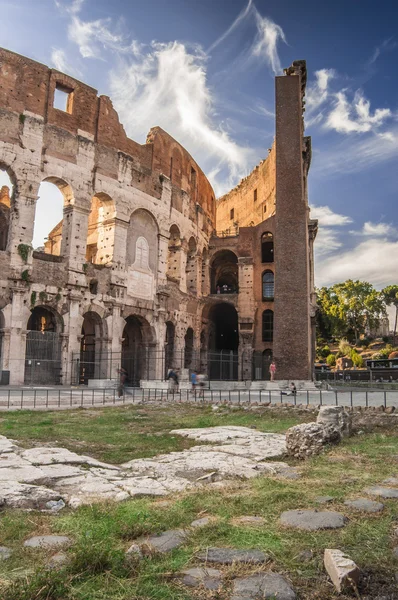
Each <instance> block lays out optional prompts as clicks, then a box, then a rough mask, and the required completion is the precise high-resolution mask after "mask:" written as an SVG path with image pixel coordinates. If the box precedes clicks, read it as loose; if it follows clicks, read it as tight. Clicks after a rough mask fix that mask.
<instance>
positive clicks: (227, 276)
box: [211, 250, 239, 294]
mask: <svg viewBox="0 0 398 600" xmlns="http://www.w3.org/2000/svg"><path fill="white" fill-rule="evenodd" d="M238 284H239V280H238V258H237V256H236V254H234V253H233V252H232V251H231V250H221V251H220V252H217V254H216V255H215V256H214V257H213V260H212V263H211V293H212V294H217V293H220V294H236V293H237V292H238Z"/></svg>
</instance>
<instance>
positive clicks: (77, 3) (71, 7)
mask: <svg viewBox="0 0 398 600" xmlns="http://www.w3.org/2000/svg"><path fill="white" fill-rule="evenodd" d="M54 1H55V5H56V7H57V8H59V9H60V10H62V11H65V12H67V13H69V14H71V15H77V14H78V13H79V12H80V11H81V9H82V6H83V4H84V2H85V0H72V2H70V3H69V4H64V3H63V2H60V1H59V0H54Z"/></svg>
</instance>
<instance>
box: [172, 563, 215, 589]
mask: <svg viewBox="0 0 398 600" xmlns="http://www.w3.org/2000/svg"><path fill="white" fill-rule="evenodd" d="M179 577H180V579H181V582H182V583H183V584H184V585H186V586H187V587H203V588H204V589H206V590H218V589H219V588H220V586H221V585H222V581H223V578H224V575H223V574H222V573H221V571H219V570H218V569H210V568H203V567H193V568H192V569H186V570H185V571H182V572H181V573H180V575H179Z"/></svg>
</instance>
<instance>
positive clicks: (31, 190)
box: [8, 182, 39, 269]
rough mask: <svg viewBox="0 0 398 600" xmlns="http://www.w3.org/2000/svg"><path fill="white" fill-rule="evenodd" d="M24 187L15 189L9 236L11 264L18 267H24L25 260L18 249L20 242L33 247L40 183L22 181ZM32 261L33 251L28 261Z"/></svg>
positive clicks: (28, 262)
mask: <svg viewBox="0 0 398 600" xmlns="http://www.w3.org/2000/svg"><path fill="white" fill-rule="evenodd" d="M21 185H22V187H21V188H20V189H19V190H18V191H14V194H15V198H14V201H13V202H11V215H10V229H9V237H8V250H9V251H10V253H11V257H10V264H11V266H12V267H15V268H16V269H19V268H23V267H24V265H25V262H24V260H23V259H22V258H21V256H20V253H19V251H18V246H19V245H20V244H23V245H26V246H29V247H31V245H32V239H33V229H34V226H35V212H36V201H37V194H38V190H39V184H38V183H36V184H34V183H31V184H30V185H29V186H28V185H27V182H23V183H21ZM31 263H32V252H30V253H29V256H28V260H27V263H26V264H28V265H30V264H31ZM25 268H26V267H25Z"/></svg>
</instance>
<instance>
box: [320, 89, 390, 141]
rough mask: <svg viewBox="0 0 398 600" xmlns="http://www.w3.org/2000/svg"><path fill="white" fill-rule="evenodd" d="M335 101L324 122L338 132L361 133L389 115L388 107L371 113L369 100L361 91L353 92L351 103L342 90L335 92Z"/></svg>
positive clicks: (380, 122)
mask: <svg viewBox="0 0 398 600" xmlns="http://www.w3.org/2000/svg"><path fill="white" fill-rule="evenodd" d="M335 98H336V102H335V106H334V108H333V110H332V111H331V112H330V113H329V115H328V118H327V120H326V123H325V127H326V128H327V129H334V130H335V131H337V132H339V133H363V132H367V131H371V130H373V129H377V127H379V126H380V125H382V123H383V122H384V121H385V120H386V119H387V118H388V117H390V116H391V111H390V109H389V108H377V109H376V110H375V112H374V113H373V115H372V114H371V112H370V102H369V100H367V99H366V98H365V97H364V96H363V94H362V92H361V91H360V90H358V91H357V92H356V93H355V96H354V99H353V102H352V104H350V103H349V101H348V100H347V95H346V93H345V92H344V91H340V92H338V93H337V94H335Z"/></svg>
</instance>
